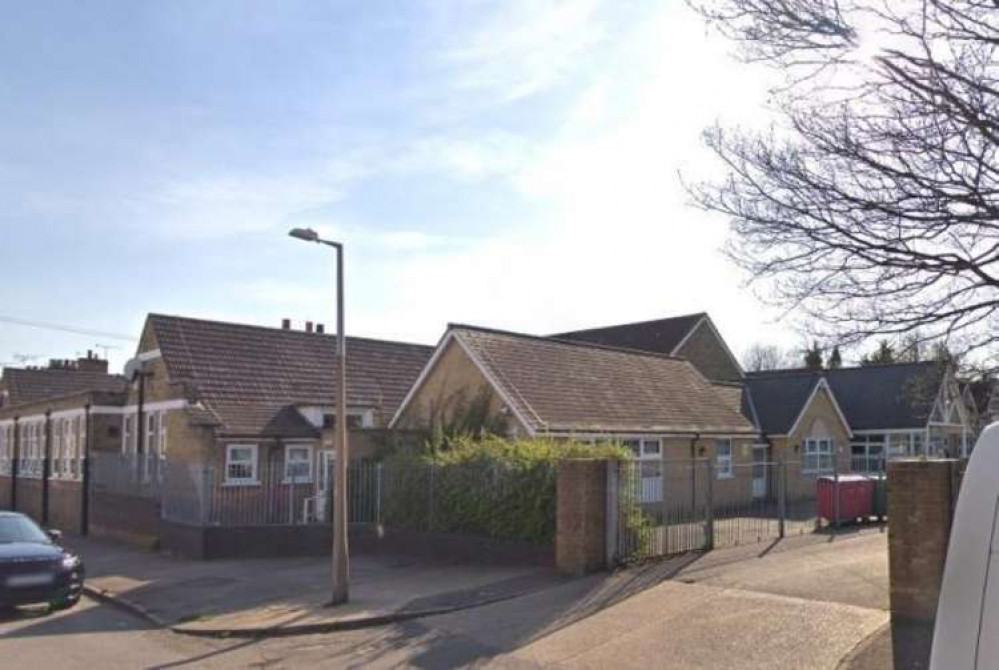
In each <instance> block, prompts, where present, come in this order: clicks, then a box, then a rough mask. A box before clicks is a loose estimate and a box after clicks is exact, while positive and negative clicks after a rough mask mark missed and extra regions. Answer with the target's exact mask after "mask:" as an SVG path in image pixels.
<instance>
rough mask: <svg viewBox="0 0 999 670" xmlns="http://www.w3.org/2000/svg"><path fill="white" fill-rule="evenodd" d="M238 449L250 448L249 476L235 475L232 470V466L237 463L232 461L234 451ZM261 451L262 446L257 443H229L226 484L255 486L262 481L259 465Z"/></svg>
mask: <svg viewBox="0 0 999 670" xmlns="http://www.w3.org/2000/svg"><path fill="white" fill-rule="evenodd" d="M237 449H249V450H250V455H251V458H250V470H251V473H250V476H249V477H233V476H232V473H231V472H230V468H231V466H233V465H236V464H235V463H233V462H232V453H233V452H234V451H235V450H237ZM259 452H260V448H259V445H257V444H249V443H240V444H227V445H226V447H225V484H226V486H254V485H257V484H259V483H260V476H259V475H260V472H259V469H258V466H259V458H258V456H259Z"/></svg>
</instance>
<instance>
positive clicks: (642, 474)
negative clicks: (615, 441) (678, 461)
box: [621, 435, 665, 503]
mask: <svg viewBox="0 0 999 670" xmlns="http://www.w3.org/2000/svg"><path fill="white" fill-rule="evenodd" d="M621 444H622V445H623V446H625V447H628V448H629V450H631V452H632V453H633V454H634V458H635V460H636V461H638V462H639V463H638V472H639V477H638V481H637V482H636V485H637V486H638V501H639V502H641V503H657V502H661V501H662V499H663V498H662V496H663V492H662V478H663V467H665V466H664V465H663V451H662V450H663V441H662V439H661V438H658V437H648V436H643V435H635V436H625V437H623V438H622V439H621ZM632 445H635V446H637V447H638V449H637V450H636V449H634V448H633V446H632ZM651 445H655V449H649V447H650V446H651ZM653 466H654V467H653ZM646 480H648V482H649V483H648V484H647V483H646Z"/></svg>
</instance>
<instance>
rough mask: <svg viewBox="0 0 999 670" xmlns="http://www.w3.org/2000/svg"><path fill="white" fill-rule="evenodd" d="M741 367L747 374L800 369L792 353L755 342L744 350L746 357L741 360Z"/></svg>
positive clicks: (771, 345)
mask: <svg viewBox="0 0 999 670" xmlns="http://www.w3.org/2000/svg"><path fill="white" fill-rule="evenodd" d="M742 367H744V368H745V369H746V370H747V371H749V372H762V371H764V370H780V369H783V368H793V367H800V364H799V360H798V358H797V357H796V356H795V355H794V353H793V352H789V351H786V350H784V349H781V348H780V347H778V346H777V345H776V344H763V343H760V342H757V343H756V344H754V345H752V346H750V347H749V349H747V350H746V355H745V356H743V359H742Z"/></svg>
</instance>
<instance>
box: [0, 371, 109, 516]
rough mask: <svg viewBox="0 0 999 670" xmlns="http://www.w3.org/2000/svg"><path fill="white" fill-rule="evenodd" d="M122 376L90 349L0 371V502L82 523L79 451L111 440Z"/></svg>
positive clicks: (82, 465) (84, 474) (83, 468)
mask: <svg viewBox="0 0 999 670" xmlns="http://www.w3.org/2000/svg"><path fill="white" fill-rule="evenodd" d="M124 390H125V379H124V378H123V377H121V376H119V375H111V374H108V372H107V361H105V360H102V359H99V358H96V357H95V356H94V355H93V354H92V353H89V352H88V354H87V356H86V357H85V358H80V359H78V360H75V361H68V360H53V361H51V362H50V363H49V365H48V366H47V367H37V368H5V369H4V371H3V376H2V378H0V398H2V406H0V508H2V509H16V510H21V511H24V512H26V513H28V514H30V515H31V516H33V517H34V518H36V519H37V520H39V521H40V522H41V523H43V524H46V525H53V526H56V527H59V528H63V529H65V530H69V531H74V532H79V531H84V530H86V524H87V521H88V509H87V505H88V501H87V497H86V495H85V493H84V492H85V491H86V479H87V475H88V473H87V469H86V457H87V454H88V453H89V452H90V451H91V450H96V449H106V448H109V446H110V445H115V444H118V442H119V439H120V437H119V436H120V429H121V419H120V412H121V405H122V403H123V402H124Z"/></svg>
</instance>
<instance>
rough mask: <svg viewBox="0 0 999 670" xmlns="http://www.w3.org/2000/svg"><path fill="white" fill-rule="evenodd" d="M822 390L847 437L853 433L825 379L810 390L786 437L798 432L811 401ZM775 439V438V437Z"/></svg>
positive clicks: (820, 380)
mask: <svg viewBox="0 0 999 670" xmlns="http://www.w3.org/2000/svg"><path fill="white" fill-rule="evenodd" d="M822 388H824V389H825V390H826V393H827V394H828V395H829V399H830V400H831V401H832V406H833V409H835V410H836V415H837V416H839V420H840V421H842V422H843V425H844V426H845V427H846V432H847V434H848V435H852V434H853V431H852V430H851V429H850V422H849V421H847V420H846V415H844V414H843V410H842V409H840V406H839V402H838V401H837V400H836V394H834V393H833V391H832V387H830V386H829V382H827V381H826V378H825V377H822V378H821V379H819V382H818V383H817V384H816V385H815V388H813V389H812V393H811V394H810V395H809V396H808V400H806V401H805V404H804V405H802V406H801V410H800V411H799V412H798V417H797V418H796V419H795V420H794V423H793V424H792V425H791V429H790V430H789V431H787V434H788V436H791V435H794V432H795V431H796V430H798V425H799V424H800V423H801V421H802V419H803V418H804V417H805V412H807V411H808V408H809V406H810V405H811V404H812V401H813V400H815V396H816V395H818V393H819V389H822ZM775 437H776V436H775Z"/></svg>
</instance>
